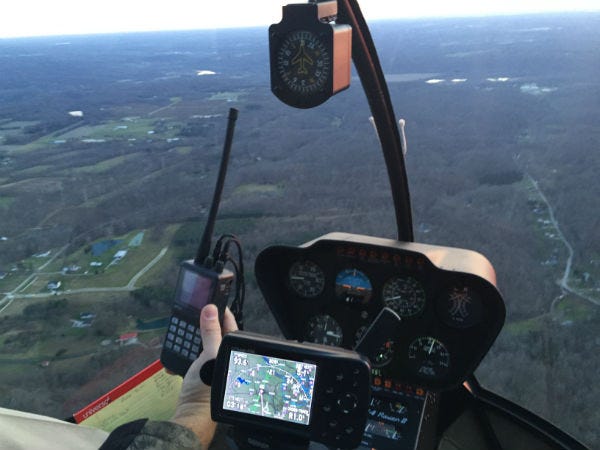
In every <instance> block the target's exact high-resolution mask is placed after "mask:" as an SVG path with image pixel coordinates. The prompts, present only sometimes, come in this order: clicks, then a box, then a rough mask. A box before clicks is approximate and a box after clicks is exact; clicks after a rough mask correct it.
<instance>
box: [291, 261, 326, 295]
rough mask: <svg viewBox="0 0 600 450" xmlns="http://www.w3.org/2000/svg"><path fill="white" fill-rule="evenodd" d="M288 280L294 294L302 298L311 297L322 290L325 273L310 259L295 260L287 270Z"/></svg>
mask: <svg viewBox="0 0 600 450" xmlns="http://www.w3.org/2000/svg"><path fill="white" fill-rule="evenodd" d="M289 282H290V286H291V288H292V289H293V290H294V292H295V293H296V294H298V295H299V296H300V297H304V298H313V297H316V296H317V295H319V294H321V292H323V287H324V286H325V274H324V273H323V270H322V269H321V268H320V267H319V266H318V265H316V264H315V263H314V262H312V261H296V262H295V263H294V264H293V265H292V267H290V271H289Z"/></svg>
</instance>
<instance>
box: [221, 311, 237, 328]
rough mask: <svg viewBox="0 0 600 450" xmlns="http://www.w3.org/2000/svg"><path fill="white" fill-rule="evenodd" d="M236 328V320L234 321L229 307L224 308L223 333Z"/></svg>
mask: <svg viewBox="0 0 600 450" xmlns="http://www.w3.org/2000/svg"><path fill="white" fill-rule="evenodd" d="M237 329H238V326H237V322H236V321H235V316H234V315H233V313H232V312H231V311H230V310H229V308H225V314H224V315H223V334H226V333H231V332H232V331H236V330H237Z"/></svg>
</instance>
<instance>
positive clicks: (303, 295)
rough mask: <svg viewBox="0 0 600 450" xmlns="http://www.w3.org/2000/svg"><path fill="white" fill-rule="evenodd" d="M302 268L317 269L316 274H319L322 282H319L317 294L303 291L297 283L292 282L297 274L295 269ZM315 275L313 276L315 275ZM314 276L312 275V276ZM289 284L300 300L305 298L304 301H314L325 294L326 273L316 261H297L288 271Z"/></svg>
mask: <svg viewBox="0 0 600 450" xmlns="http://www.w3.org/2000/svg"><path fill="white" fill-rule="evenodd" d="M302 266H311V267H312V268H314V269H316V271H315V272H314V273H316V274H318V277H319V278H320V280H318V281H317V283H318V286H317V289H316V292H308V290H304V291H303V290H301V289H299V287H298V283H295V282H294V281H293V280H292V277H293V273H294V272H295V270H294V269H296V270H298V269H299V268H300V267H302ZM314 273H313V274H314ZM311 275H312V274H311ZM287 282H288V284H289V286H290V288H291V290H292V291H293V292H294V293H295V294H296V295H297V296H298V297H300V298H304V299H313V298H317V297H318V296H319V295H321V294H322V293H323V290H324V289H325V282H326V279H325V272H324V271H323V269H322V268H321V267H320V266H319V265H318V264H317V263H315V262H314V261H311V260H310V259H300V260H297V261H295V262H293V263H292V264H291V265H290V268H289V270H288V277H287Z"/></svg>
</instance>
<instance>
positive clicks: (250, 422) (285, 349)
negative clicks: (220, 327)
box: [211, 331, 371, 448]
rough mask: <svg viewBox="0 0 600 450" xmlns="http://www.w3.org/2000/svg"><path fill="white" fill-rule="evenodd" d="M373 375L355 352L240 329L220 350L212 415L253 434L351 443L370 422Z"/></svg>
mask: <svg viewBox="0 0 600 450" xmlns="http://www.w3.org/2000/svg"><path fill="white" fill-rule="evenodd" d="M370 373H371V368H370V365H369V363H368V360H367V359H366V358H364V357H362V356H360V355H359V354H358V353H356V352H353V351H349V350H344V349H340V348H335V347H330V346H325V345H319V344H307V343H298V342H295V341H283V340H279V339H276V338H273V337H271V336H263V335H258V334H254V333H248V332H240V331H236V332H233V333H229V334H227V335H225V336H224V338H223V342H222V343H221V346H220V348H219V354H218V356H217V360H216V364H215V368H214V377H213V383H212V393H211V412H212V418H213V420H214V421H216V422H223V423H229V424H232V425H234V426H236V427H239V428H240V429H245V430H246V431H247V432H248V433H247V434H248V435H249V436H252V439H254V440H257V439H260V437H261V436H262V435H265V436H266V435H267V434H271V435H273V434H275V435H277V434H281V435H282V436H288V439H289V436H295V437H297V438H300V439H306V440H307V441H309V440H310V441H314V442H321V443H323V444H326V445H330V446H333V447H336V448H354V447H356V446H358V445H359V444H360V441H361V437H362V434H363V431H364V428H365V423H366V420H367V413H368V408H369V403H370V397H371V390H370V381H371V378H370Z"/></svg>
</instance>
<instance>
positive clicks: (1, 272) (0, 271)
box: [0, 270, 8, 280]
mask: <svg viewBox="0 0 600 450" xmlns="http://www.w3.org/2000/svg"><path fill="white" fill-rule="evenodd" d="M7 275H8V274H7V273H6V272H3V271H2V270H0V280H4V279H5V278H6V277H7Z"/></svg>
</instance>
